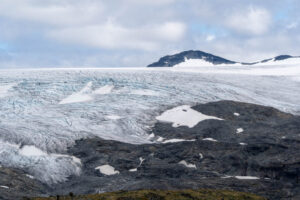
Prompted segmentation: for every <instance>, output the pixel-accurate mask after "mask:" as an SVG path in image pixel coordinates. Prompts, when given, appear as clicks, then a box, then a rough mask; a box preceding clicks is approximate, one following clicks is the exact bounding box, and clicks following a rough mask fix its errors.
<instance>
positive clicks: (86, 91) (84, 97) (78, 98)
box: [59, 82, 93, 104]
mask: <svg viewBox="0 0 300 200" xmlns="http://www.w3.org/2000/svg"><path fill="white" fill-rule="evenodd" d="M91 87H92V82H88V83H87V84H86V86H85V87H84V88H83V89H81V90H80V91H79V92H76V93H73V94H71V95H70V96H68V97H67V98H65V99H63V100H61V101H60V102H59V104H69V103H79V102H86V101H91V100H93V97H92V96H91V95H90V94H91V91H92V89H91Z"/></svg>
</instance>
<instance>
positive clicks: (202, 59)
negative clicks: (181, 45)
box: [148, 50, 300, 68]
mask: <svg viewBox="0 0 300 200" xmlns="http://www.w3.org/2000/svg"><path fill="white" fill-rule="evenodd" d="M285 64H289V65H290V64H300V57H296V56H290V55H280V56H276V57H274V58H270V59H265V60H263V61H260V62H252V63H246V62H235V61H231V60H227V59H225V58H222V57H219V56H215V55H213V54H210V53H206V52H203V51H193V50H191V51H183V52H181V53H178V54H174V55H168V56H165V57H162V58H160V59H159V61H157V62H154V63H152V64H150V65H148V67H175V68H179V67H208V66H243V65H245V66H249V65H285Z"/></svg>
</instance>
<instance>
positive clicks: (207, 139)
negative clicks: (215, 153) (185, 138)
mask: <svg viewBox="0 0 300 200" xmlns="http://www.w3.org/2000/svg"><path fill="white" fill-rule="evenodd" d="M202 140H205V141H211V142H218V140H215V139H213V138H204V139H202Z"/></svg>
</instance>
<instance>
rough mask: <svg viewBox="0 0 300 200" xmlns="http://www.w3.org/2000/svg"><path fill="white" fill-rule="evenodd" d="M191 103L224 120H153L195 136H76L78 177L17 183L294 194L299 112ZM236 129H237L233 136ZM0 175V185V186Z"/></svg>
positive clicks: (297, 195)
mask: <svg viewBox="0 0 300 200" xmlns="http://www.w3.org/2000/svg"><path fill="white" fill-rule="evenodd" d="M192 108H193V109H194V110H197V111H199V112H201V113H203V114H205V115H211V116H215V117H218V118H222V119H223V120H205V121H202V122H200V123H199V124H197V125H196V126H195V127H193V128H188V127H178V128H174V127H172V125H171V124H167V123H160V122H158V123H156V124H155V126H154V127H153V129H152V132H153V133H154V134H155V135H156V137H158V136H160V137H163V138H165V139H174V138H178V139H189V140H191V139H193V140H195V141H185V142H178V143H166V144H164V143H153V144H144V145H133V144H126V143H122V142H117V141H107V140H103V139H100V138H91V139H83V140H79V141H77V142H76V145H75V146H73V147H72V148H70V149H69V153H70V154H72V155H74V156H76V157H78V158H80V159H81V161H82V174H81V175H80V176H72V177H70V178H69V180H68V181H67V182H64V183H60V184H57V185H53V186H52V187H51V188H47V187H42V186H41V185H38V186H36V183H32V184H33V185H34V186H30V185H29V186H28V184H27V181H33V180H32V179H30V180H27V179H22V183H23V184H24V185H26V187H30V188H31V190H32V191H33V192H32V193H29V196H30V195H31V196H32V195H36V194H43V195H45V194H48V195H50V194H51V195H56V194H59V195H63V194H68V193H69V192H73V193H75V194H89V193H98V192H108V191H117V190H138V189H168V190H173V189H198V188H212V189H229V190H237V191H244V192H250V193H255V194H258V195H261V196H264V197H267V198H268V199H272V200H279V199H285V200H288V199H289V200H290V199H292V200H297V199H300V117H299V116H293V115H291V114H287V113H283V112H280V111H278V110H276V109H274V108H270V107H264V106H258V105H253V104H247V103H240V102H232V101H220V102H213V103H208V104H199V105H196V106H194V107H192ZM239 128H242V129H243V131H242V132H240V133H237V129H239ZM204 138H213V139H215V140H217V141H215V142H214V141H209V140H203V139H204ZM141 160H143V161H142V162H141ZM103 165H110V166H112V167H114V170H117V171H118V172H119V173H116V174H114V175H105V174H103V173H100V171H99V170H97V169H95V168H97V167H98V166H103ZM135 168H136V170H132V169H135ZM20 173H21V172H20ZM21 174H22V173H21ZM0 176H1V178H2V174H1V175H0ZM249 176H250V178H251V177H252V179H249ZM22 177H23V176H22ZM254 177H257V178H256V179H253V178H254ZM245 178H246V179H245ZM247 178H248V179H247ZM1 180H2V179H1ZM1 180H0V185H1V184H4V183H2V182H1ZM25 183H26V184H25ZM29 183H30V182H29ZM6 184H9V182H7V183H6ZM20 187H21V186H20ZM24 189H26V190H27V189H28V188H25V186H23V189H22V190H18V191H15V192H16V193H18V196H21V195H23V194H24V193H22V191H24ZM0 194H1V195H2V198H4V197H6V198H7V197H10V195H11V194H8V193H2V190H1V188H0ZM1 195H0V199H1ZM10 199H13V198H10Z"/></svg>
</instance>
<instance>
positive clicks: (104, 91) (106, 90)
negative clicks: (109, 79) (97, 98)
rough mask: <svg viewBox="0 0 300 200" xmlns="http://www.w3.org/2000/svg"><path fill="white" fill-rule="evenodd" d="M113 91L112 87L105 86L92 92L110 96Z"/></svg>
mask: <svg viewBox="0 0 300 200" xmlns="http://www.w3.org/2000/svg"><path fill="white" fill-rule="evenodd" d="M113 89H114V86H113V85H105V86H103V87H101V88H99V89H97V90H95V91H94V92H93V94H110V93H111V92H112V90H113Z"/></svg>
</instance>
